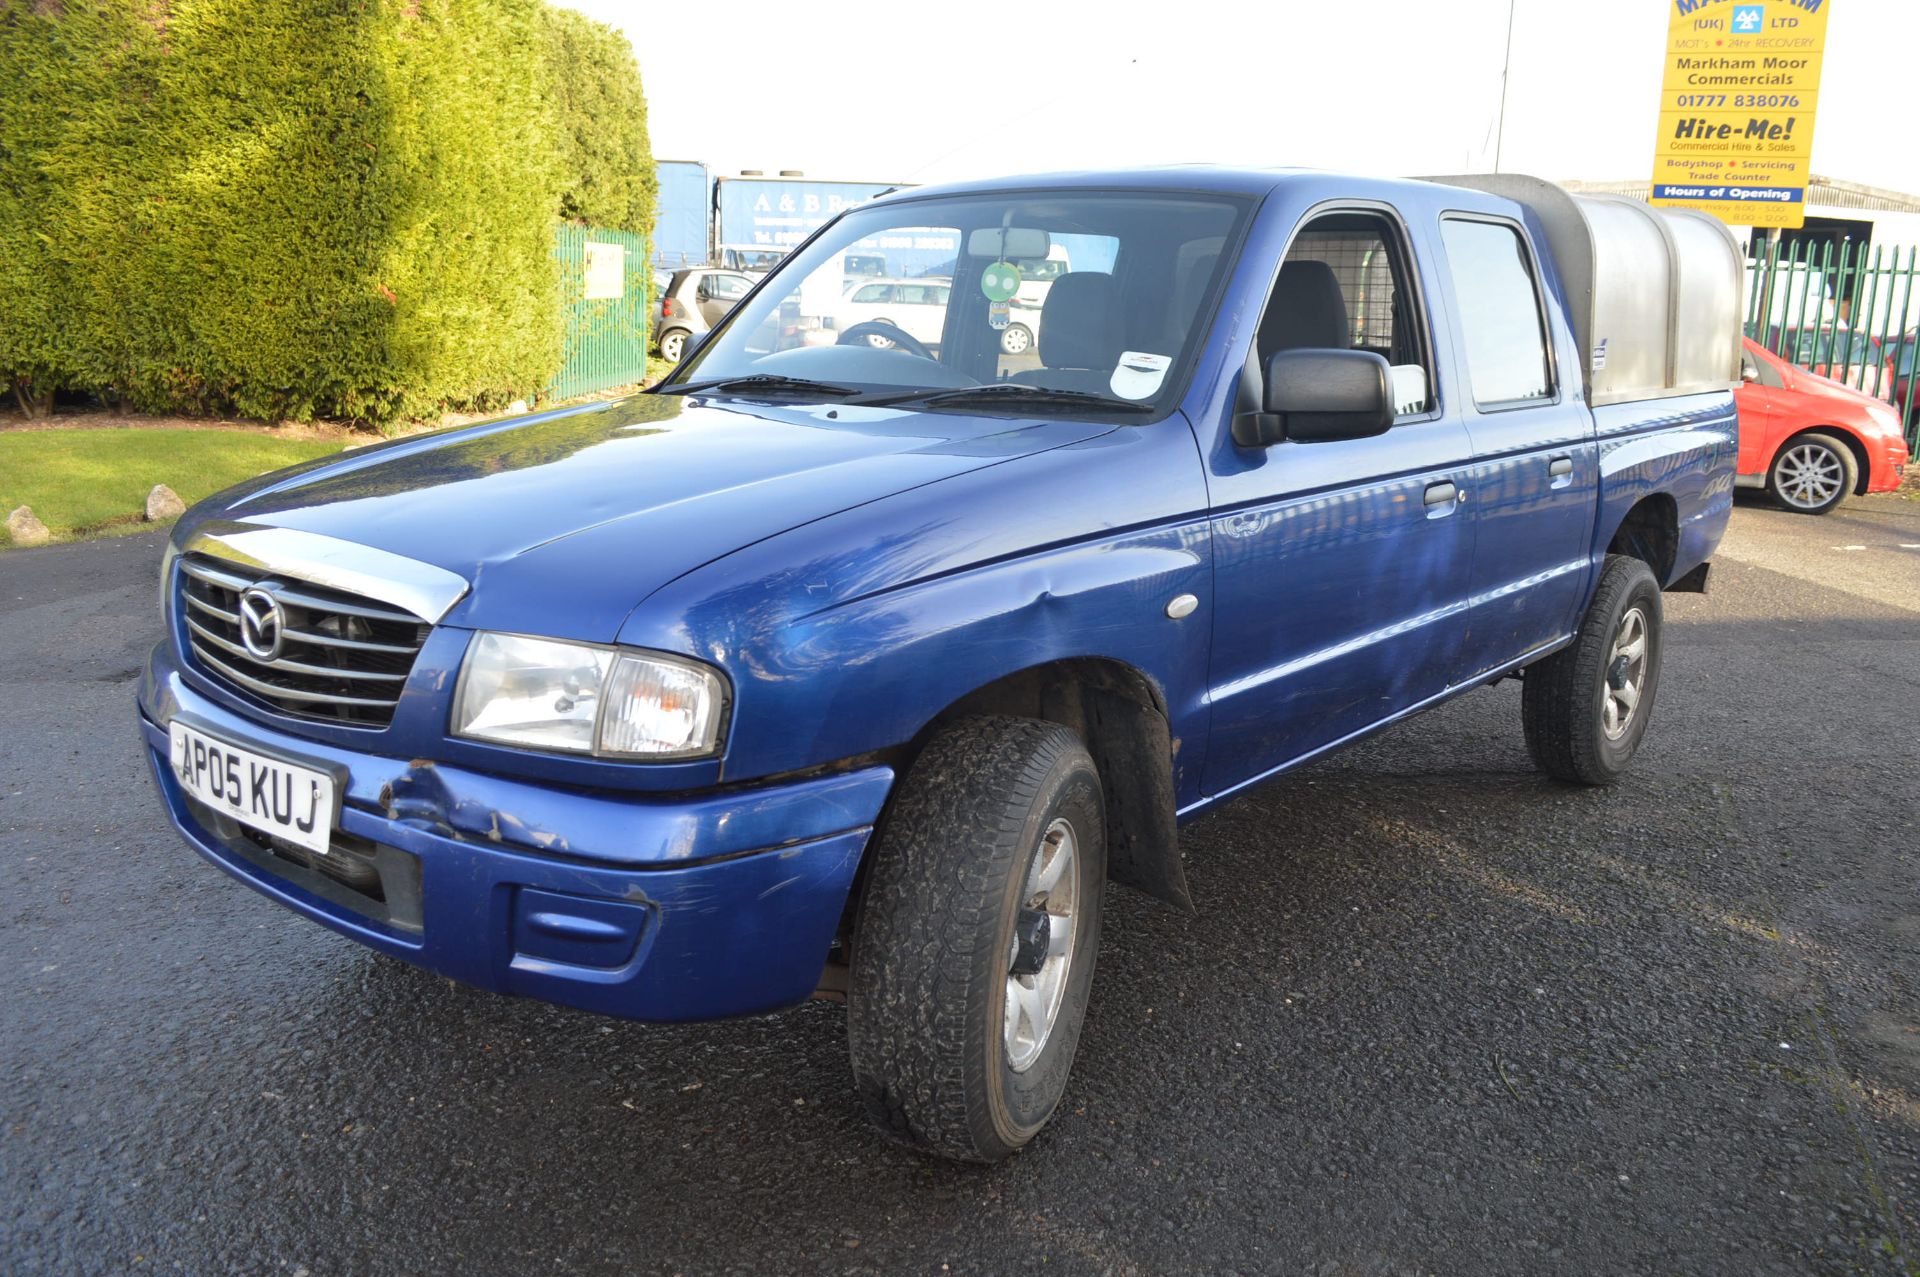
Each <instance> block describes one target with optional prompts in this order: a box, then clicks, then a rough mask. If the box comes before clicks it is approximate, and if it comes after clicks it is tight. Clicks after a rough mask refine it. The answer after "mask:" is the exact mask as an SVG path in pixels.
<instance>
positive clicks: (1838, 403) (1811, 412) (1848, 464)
mask: <svg viewBox="0 0 1920 1277" xmlns="http://www.w3.org/2000/svg"><path fill="white" fill-rule="evenodd" d="M1742 348H1743V354H1742V359H1741V378H1742V384H1741V387H1740V389H1739V391H1738V392H1737V393H1736V394H1735V395H1734V400H1735V402H1736V403H1737V404H1738V405H1739V408H1740V465H1739V473H1738V474H1737V475H1736V476H1735V478H1734V483H1735V484H1736V485H1737V486H1739V487H1743V488H1765V489H1766V490H1767V491H1768V492H1769V493H1771V494H1772V495H1773V497H1774V499H1775V500H1776V501H1778V502H1779V503H1780V504H1781V505H1783V506H1785V507H1786V508H1787V509H1789V510H1793V511H1797V512H1798V513H1800V514H1826V513H1827V512H1828V511H1830V510H1832V509H1834V508H1835V507H1836V506H1838V505H1839V504H1840V503H1841V502H1842V501H1844V500H1846V499H1847V497H1848V496H1849V495H1850V494H1852V495H1864V494H1866V493H1869V492H1889V491H1892V490H1893V489H1894V488H1897V487H1899V486H1900V481H1901V478H1902V477H1903V476H1904V475H1905V473H1906V466H1907V461H1908V455H1907V443H1906V440H1905V439H1904V438H1902V437H1901V433H1900V416H1899V414H1898V413H1896V412H1895V411H1894V410H1893V408H1892V407H1891V406H1889V405H1888V404H1885V403H1883V402H1881V401H1880V400H1878V399H1875V398H1874V397H1873V396H1871V395H1864V394H1861V393H1860V392H1859V391H1857V390H1854V389H1852V388H1850V387H1847V386H1843V385H1841V384H1840V383H1839V382H1837V381H1835V380H1833V379H1832V378H1831V377H1823V376H1821V375H1820V374H1819V373H1816V372H1809V371H1808V370H1807V369H1805V368H1799V367H1795V366H1794V365H1793V364H1790V363H1788V362H1787V361H1786V360H1784V359H1782V358H1780V356H1778V355H1776V354H1774V353H1773V352H1772V351H1770V350H1768V349H1767V348H1766V347H1764V346H1762V345H1760V343H1758V342H1756V341H1754V340H1752V339H1751V338H1748V339H1747V340H1745V341H1744V342H1743V343H1742Z"/></svg>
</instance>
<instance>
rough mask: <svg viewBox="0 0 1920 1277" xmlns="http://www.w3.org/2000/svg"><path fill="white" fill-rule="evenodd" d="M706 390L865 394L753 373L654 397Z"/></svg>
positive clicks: (666, 390) (836, 396)
mask: <svg viewBox="0 0 1920 1277" xmlns="http://www.w3.org/2000/svg"><path fill="white" fill-rule="evenodd" d="M703 390H722V391H726V392H728V393H729V394H731V393H736V392H742V391H752V390H763V391H765V390H771V391H776V392H778V393H781V394H795V395H826V396H828V397H830V398H833V399H850V398H852V397H853V396H854V395H857V394H860V393H862V392H861V391H858V390H855V389H854V388H853V387H852V386H836V385H834V384H832V383H831V382H826V381H810V380H808V379H807V378H805V377H783V376H780V375H779V374H777V373H766V372H762V373H754V374H753V375H752V376H750V377H716V378H714V379H713V380H712V381H689V382H686V383H684V384H682V385H678V386H661V387H659V389H657V390H656V391H655V392H654V393H655V394H661V395H697V394H699V393H700V392H701V391H703Z"/></svg>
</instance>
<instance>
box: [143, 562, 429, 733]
mask: <svg viewBox="0 0 1920 1277" xmlns="http://www.w3.org/2000/svg"><path fill="white" fill-rule="evenodd" d="M179 607H180V610H181V619H182V620H183V621H185V623H186V627H187V636H188V640H189V642H190V643H191V645H192V647H193V658H194V660H195V662H196V663H197V664H198V665H199V666H200V668H201V670H202V671H203V672H205V673H206V674H208V675H209V676H211V677H213V678H215V679H218V680H219V681H221V682H223V683H225V684H227V685H228V686H229V687H231V688H232V689H233V690H235V691H236V692H239V693H240V694H241V695H243V696H246V697H248V698H250V699H252V700H255V701H259V702H262V703H264V704H266V705H268V706H269V707H271V708H273V709H276V710H279V711H280V712H281V713H283V714H292V715H295V716H297V717H300V718H311V719H318V720H320V721H323V722H331V723H348V724H353V725H357V726H364V727H384V726H386V725H387V724H388V723H389V722H391V721H392V720H393V709H394V706H395V704H397V703H398V702H399V699H400V689H401V688H402V687H403V686H405V684H406V681H407V675H408V674H409V673H411V672H412V670H413V662H414V658H415V657H416V656H418V655H419V654H420V645H421V644H422V643H425V642H426V641H427V633H428V631H429V630H431V629H432V626H430V625H428V624H427V623H426V622H425V621H422V620H421V619H420V618H419V617H417V616H414V615H412V614H411V613H409V612H404V611H402V610H400V609H399V608H396V607H394V606H392V605H391V604H387V603H381V602H378V601H376V600H373V599H368V598H362V597H360V596H359V595H354V594H346V593H343V592H341V591H338V590H330V589H324V588H322V587H320V586H316V585H310V584H308V583H306V582H304V581H299V580H295V579H293V578H290V577H284V576H275V575H272V574H270V573H266V572H262V571H259V570H257V569H252V568H247V567H243V566H241V565H240V564H237V563H231V562H228V561H226V560H224V559H213V558H208V557H205V556H203V555H197V554H189V555H187V556H185V557H184V558H182V559H181V560H180V595H179Z"/></svg>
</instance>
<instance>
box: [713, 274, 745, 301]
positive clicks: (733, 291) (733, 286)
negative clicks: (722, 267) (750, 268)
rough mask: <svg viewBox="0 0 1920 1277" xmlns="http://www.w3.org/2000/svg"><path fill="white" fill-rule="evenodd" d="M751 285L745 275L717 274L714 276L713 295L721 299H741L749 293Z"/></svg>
mask: <svg viewBox="0 0 1920 1277" xmlns="http://www.w3.org/2000/svg"><path fill="white" fill-rule="evenodd" d="M749 287H751V285H749V284H748V282H747V277H746V276H744V275H715V276H714V277H713V295H714V296H715V297H717V298H719V299H720V300H721V301H729V302H731V301H739V300H740V299H741V298H742V297H745V296H746V295H747V290H748V288H749Z"/></svg>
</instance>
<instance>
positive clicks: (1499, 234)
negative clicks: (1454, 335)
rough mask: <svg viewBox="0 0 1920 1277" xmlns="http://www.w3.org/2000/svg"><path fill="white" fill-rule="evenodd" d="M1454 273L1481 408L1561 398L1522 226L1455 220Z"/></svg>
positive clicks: (1447, 225)
mask: <svg viewBox="0 0 1920 1277" xmlns="http://www.w3.org/2000/svg"><path fill="white" fill-rule="evenodd" d="M1440 238H1441V240H1442V241H1443V242H1444V243H1445V244H1446V246H1447V270H1448V273H1449V274H1450V275H1451V277H1452V279H1453V291H1454V294H1455V295H1456V296H1457V297H1458V298H1459V299H1460V329H1461V334H1460V335H1461V342H1462V344H1463V345H1464V347H1465V349H1466V352H1467V379H1468V381H1470V382H1471V383H1472V385H1473V398H1474V402H1475V403H1478V404H1483V405H1484V404H1503V403H1519V402H1524V401H1526V400H1530V399H1545V398H1548V397H1550V396H1551V395H1552V394H1553V377H1552V374H1551V372H1550V371H1549V368H1548V363H1547V337H1546V330H1545V328H1544V327H1543V326H1542V321H1541V316H1540V292H1539V289H1538V288H1537V287H1536V285H1535V283H1534V278H1533V265H1532V263H1531V262H1530V261H1529V260H1528V258H1527V250H1526V244H1525V243H1524V242H1523V241H1522V240H1521V238H1520V232H1519V229H1518V228H1517V227H1514V226H1510V225H1507V224H1505V223H1502V222H1478V221H1468V220H1465V219H1463V218H1453V217H1450V218H1447V219H1445V220H1444V221H1442V222H1441V223H1440Z"/></svg>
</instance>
